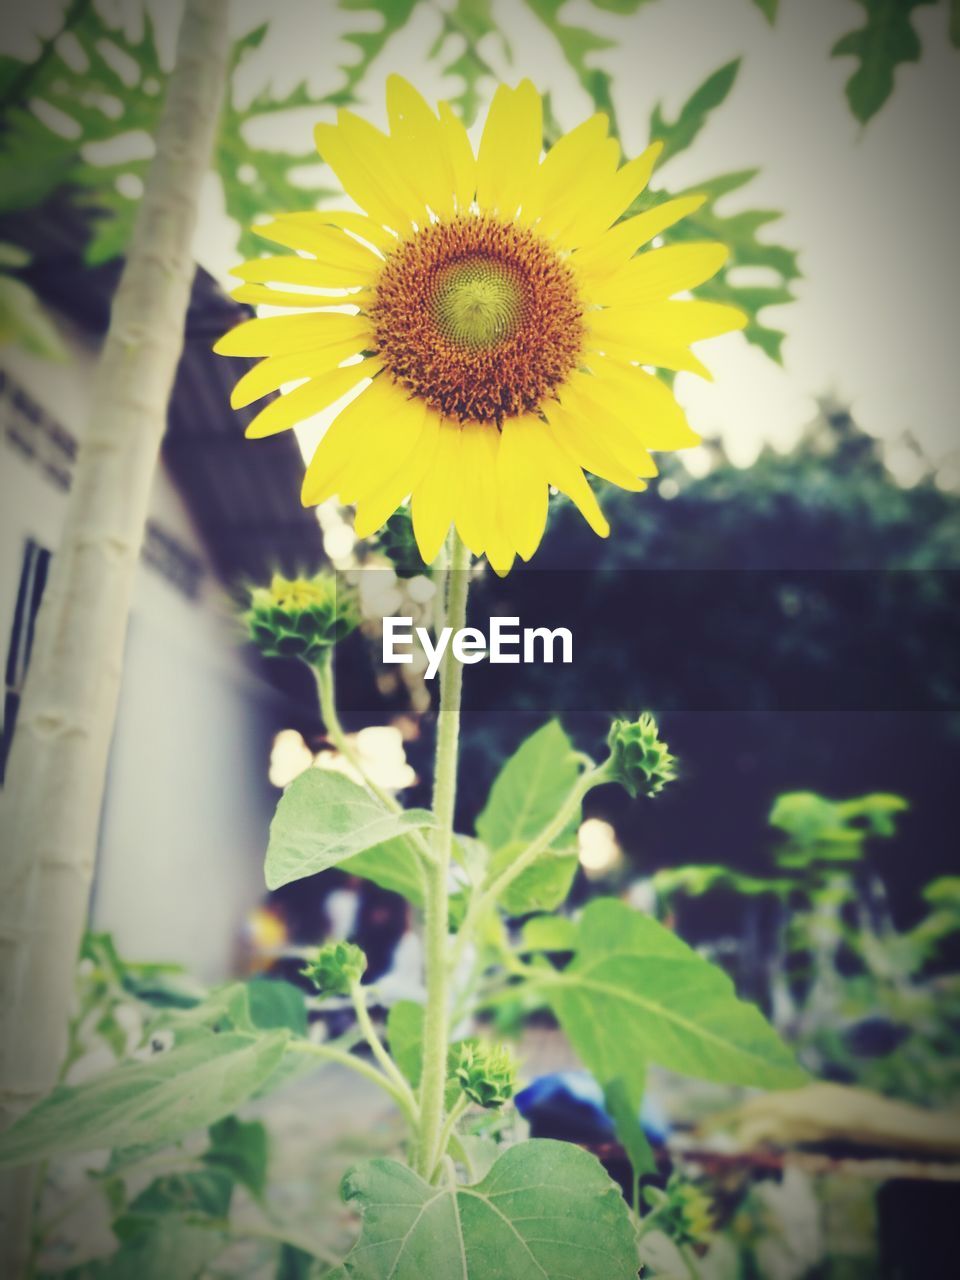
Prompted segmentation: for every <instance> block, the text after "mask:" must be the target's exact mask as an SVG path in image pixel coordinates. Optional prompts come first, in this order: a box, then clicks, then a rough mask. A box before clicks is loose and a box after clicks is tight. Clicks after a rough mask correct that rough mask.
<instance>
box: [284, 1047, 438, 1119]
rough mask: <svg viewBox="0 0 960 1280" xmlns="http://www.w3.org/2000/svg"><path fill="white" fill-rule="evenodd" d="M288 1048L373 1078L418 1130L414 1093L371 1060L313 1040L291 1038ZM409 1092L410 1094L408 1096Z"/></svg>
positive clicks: (292, 1051) (370, 1078)
mask: <svg viewBox="0 0 960 1280" xmlns="http://www.w3.org/2000/svg"><path fill="white" fill-rule="evenodd" d="M287 1049H288V1050H289V1051H290V1052H291V1053H310V1054H313V1055H314V1056H315V1057H317V1058H323V1059H324V1061H326V1062H338V1063H339V1064H340V1065H341V1066H342V1067H348V1068H349V1069H350V1070H351V1071H355V1072H356V1073H357V1075H361V1076H364V1077H365V1078H366V1079H367V1080H371V1081H372V1082H373V1083H374V1084H376V1085H379V1086H380V1088H381V1089H383V1090H385V1092H387V1093H388V1094H389V1095H390V1097H391V1098H393V1100H394V1102H395V1103H396V1104H397V1106H398V1107H399V1108H400V1110H401V1111H402V1112H403V1114H404V1115H405V1116H406V1118H407V1122H408V1123H409V1125H410V1128H411V1130H413V1131H416V1127H417V1112H416V1107H415V1105H413V1095H412V1094H409V1090H408V1091H407V1093H404V1092H403V1091H402V1090H400V1089H399V1088H398V1087H397V1086H396V1085H395V1084H394V1082H393V1081H392V1080H388V1079H387V1077H386V1076H385V1075H384V1074H383V1072H382V1071H378V1070H377V1068H376V1067H375V1066H373V1065H372V1064H371V1063H369V1062H364V1060H363V1059H362V1058H358V1057H357V1056H356V1055H355V1054H352V1053H347V1051H346V1050H345V1049H334V1048H333V1047H332V1046H331V1045H325V1044H314V1043H313V1041H312V1040H291V1041H290V1043H289V1044H288V1045H287ZM408 1094H409V1096H408Z"/></svg>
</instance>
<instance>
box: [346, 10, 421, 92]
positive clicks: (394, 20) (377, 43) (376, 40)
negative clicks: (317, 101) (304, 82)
mask: <svg viewBox="0 0 960 1280" xmlns="http://www.w3.org/2000/svg"><path fill="white" fill-rule="evenodd" d="M419 3H420V0H340V8H341V9H346V10H347V11H348V12H349V13H370V14H374V15H376V16H377V17H380V18H382V19H383V21H382V23H381V25H380V26H379V27H377V28H376V29H375V30H373V31H369V30H363V31H350V32H348V33H347V34H346V35H345V36H344V39H345V40H346V41H347V43H348V44H351V45H353V46H354V47H355V48H356V49H358V50H359V52H360V57H359V58H358V59H357V60H356V61H355V62H351V63H349V64H348V65H346V66H344V67H342V68H341V70H342V71H343V72H344V76H345V78H344V82H343V84H342V85H341V86H340V88H339V89H337V90H336V92H335V93H331V94H329V95H328V96H327V97H326V98H325V99H324V101H325V102H329V103H332V104H333V105H335V106H338V107H347V106H350V105H351V104H352V103H355V102H356V101H357V97H356V90H357V88H358V86H359V85H360V82H361V81H362V80H363V78H364V77H365V76H366V74H367V72H368V70H369V69H370V66H371V64H372V63H373V61H374V59H375V58H376V57H377V56H378V54H380V53H381V52H382V51H383V50H384V49H385V48H386V46H387V44H388V42H389V40H390V38H391V37H392V36H394V35H396V33H397V32H398V31H400V30H402V29H403V27H405V26H406V24H407V22H408V21H409V20H410V17H411V15H412V14H413V11H414V9H416V7H417V5H418V4H419Z"/></svg>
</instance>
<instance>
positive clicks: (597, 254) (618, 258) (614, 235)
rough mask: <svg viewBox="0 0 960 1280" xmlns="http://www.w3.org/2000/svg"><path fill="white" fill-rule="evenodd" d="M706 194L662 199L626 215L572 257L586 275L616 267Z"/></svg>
mask: <svg viewBox="0 0 960 1280" xmlns="http://www.w3.org/2000/svg"><path fill="white" fill-rule="evenodd" d="M705 201H706V196H681V197H680V198H679V199H677V200H664V202H663V204H658V205H657V206H656V207H655V208H653V209H648V210H647V211H646V212H645V213H638V214H637V215H636V217H633V218H626V219H625V220H624V221H623V222H618V223H617V225H616V226H615V227H611V229H610V230H609V231H606V232H604V233H603V235H601V236H600V237H599V238H598V239H597V240H595V241H594V242H593V243H592V244H590V245H588V246H585V247H583V248H580V249H578V250H577V252H576V253H575V254H574V255H573V257H572V258H571V261H572V262H573V263H574V264H575V265H576V266H577V267H579V268H580V270H581V271H582V272H583V273H584V274H585V276H587V278H589V277H590V276H602V275H604V274H606V273H607V272H610V271H616V270H617V269H618V268H619V267H621V266H623V264H624V263H625V262H628V261H629V260H630V259H631V258H632V257H633V255H634V254H635V253H636V252H637V250H638V249H639V248H640V246H641V245H645V244H646V243H647V241H648V240H652V239H653V238H654V236H658V235H659V234H660V233H661V231H666V230H667V228H668V227H672V226H673V225H674V224H675V223H677V222H679V221H680V220H681V218H686V217H689V215H690V214H691V213H696V211H697V210H698V209H699V208H701V207H702V206H703V204H704V203H705Z"/></svg>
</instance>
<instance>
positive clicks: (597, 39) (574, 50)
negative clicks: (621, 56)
mask: <svg viewBox="0 0 960 1280" xmlns="http://www.w3.org/2000/svg"><path fill="white" fill-rule="evenodd" d="M524 2H525V4H526V6H527V8H528V9H530V10H531V12H533V13H534V14H536V16H537V17H538V18H539V19H540V21H541V22H542V23H543V25H544V26H545V27H546V29H547V30H548V31H549V32H550V34H551V35H552V36H553V37H554V39H555V40H556V41H557V44H558V45H559V46H560V50H561V52H562V53H563V56H564V57H565V58H566V60H567V62H568V63H569V64H570V66H571V67H572V68H573V70H574V72H575V73H576V76H577V79H578V80H579V81H580V84H581V85H582V86H583V88H584V89H586V91H587V93H588V94H589V95H590V97H591V98H592V99H593V104H594V106H595V107H596V109H597V110H598V111H605V112H606V113H607V115H608V116H609V118H610V121H611V124H612V125H613V129H614V132H618V130H617V126H616V110H615V108H614V105H613V96H612V94H611V92H610V87H611V78H610V73H609V72H607V71H603V70H602V69H600V68H598V67H593V66H591V65H590V63H589V62H588V61H587V59H588V57H589V55H590V54H592V53H598V52H600V51H601V50H604V49H612V48H614V47H615V43H616V42H615V41H613V40H609V39H607V37H606V36H598V35H595V34H594V32H592V31H588V30H587V28H586V27H574V26H571V25H569V23H565V22H562V21H561V20H560V10H561V9H562V8H563V7H564V5H565V4H566V2H567V0H524ZM598 7H601V8H611V9H612V8H613V4H612V3H611V4H608V5H598ZM637 7H639V6H638V5H632V6H631V7H630V8H626V7H623V6H618V7H617V10H616V11H617V12H620V13H625V12H632V11H633V9H634V8H637Z"/></svg>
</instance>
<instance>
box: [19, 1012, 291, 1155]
mask: <svg viewBox="0 0 960 1280" xmlns="http://www.w3.org/2000/svg"><path fill="white" fill-rule="evenodd" d="M288 1038H289V1034H288V1032H286V1031H270V1032H267V1033H266V1034H265V1035H261V1036H256V1037H254V1036H249V1035H242V1034H238V1033H236V1032H226V1033H223V1034H221V1035H216V1034H214V1033H213V1032H210V1033H208V1034H206V1035H203V1036H201V1037H198V1038H196V1039H192V1040H190V1041H189V1042H188V1043H186V1044H184V1045H183V1046H182V1047H181V1046H179V1045H175V1047H174V1048H173V1049H171V1050H170V1051H169V1052H168V1053H159V1054H156V1055H154V1056H153V1057H151V1058H149V1059H148V1060H146V1061H142V1062H141V1061H133V1062H124V1063H122V1064H121V1065H120V1066H118V1067H115V1068H114V1069H113V1070H111V1071H106V1072H104V1073H103V1075H100V1076H97V1077H96V1078H95V1079H93V1080H89V1081H87V1082H85V1083H84V1084H79V1085H61V1086H60V1087H59V1088H57V1089H55V1090H54V1091H53V1093H52V1094H50V1096H49V1097H48V1098H45V1099H44V1100H43V1102H41V1103H39V1104H38V1105H37V1106H36V1107H34V1108H33V1110H32V1111H29V1112H27V1114H26V1115H25V1116H22V1117H21V1119H20V1120H18V1121H17V1123H16V1124H15V1125H13V1127H12V1128H10V1129H8V1130H7V1132H6V1133H4V1134H3V1135H2V1136H0V1165H17V1164H26V1163H28V1162H33V1161H36V1160H46V1159H48V1158H50V1157H51V1156H59V1155H65V1154H68V1153H70V1152H82V1151H93V1150H99V1149H101V1148H109V1147H121V1146H122V1147H133V1146H140V1145H146V1144H150V1143H160V1142H172V1141H173V1140H174V1139H175V1138H179V1137H181V1136H183V1135H184V1134H186V1133H189V1132H191V1130H193V1129H199V1128H201V1127H203V1126H207V1125H211V1124H213V1123H215V1122H216V1121H217V1120H220V1119H222V1118H223V1117H224V1116H226V1115H229V1113H230V1112H231V1111H234V1110H235V1109H236V1108H237V1107H238V1106H239V1105H240V1103H242V1102H245V1101H246V1100H247V1098H249V1097H250V1096H251V1094H252V1093H253V1092H254V1091H255V1090H256V1089H257V1088H258V1087H259V1086H260V1085H261V1084H262V1083H263V1082H264V1081H265V1080H266V1079H267V1078H268V1077H269V1076H270V1075H271V1073H272V1072H273V1071H274V1070H275V1069H276V1067H277V1065H278V1064H279V1062H280V1059H281V1057H282V1056H283V1051H284V1046H285V1044H286V1043H287V1040H288Z"/></svg>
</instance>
